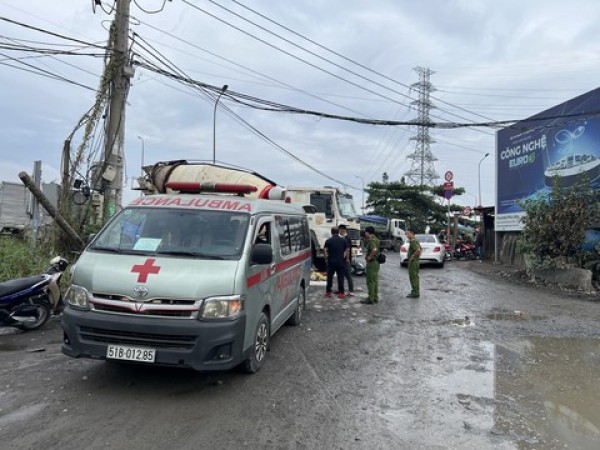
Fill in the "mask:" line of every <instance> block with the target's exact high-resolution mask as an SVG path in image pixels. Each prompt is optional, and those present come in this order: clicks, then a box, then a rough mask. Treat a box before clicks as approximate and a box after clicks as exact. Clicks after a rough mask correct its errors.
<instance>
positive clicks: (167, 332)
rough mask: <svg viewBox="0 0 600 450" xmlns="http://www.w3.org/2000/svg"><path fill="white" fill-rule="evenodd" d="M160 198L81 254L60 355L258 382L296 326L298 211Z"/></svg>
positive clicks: (304, 279) (223, 196)
mask: <svg viewBox="0 0 600 450" xmlns="http://www.w3.org/2000/svg"><path fill="white" fill-rule="evenodd" d="M165 188H166V189H165V190H166V193H164V194H157V195H148V196H145V197H140V198H138V199H136V200H134V201H132V202H131V203H130V204H129V205H128V206H127V207H126V208H124V209H123V210H122V211H120V212H119V213H118V214H117V215H116V216H115V217H114V218H113V219H112V220H111V221H110V222H109V223H108V224H107V225H106V226H105V227H104V228H103V229H102V231H101V232H100V233H99V234H98V235H97V236H95V237H94V238H93V239H92V240H91V242H90V243H89V244H88V246H87V247H86V249H85V251H84V252H83V253H82V255H81V257H80V258H79V260H78V261H77V263H76V265H75V266H74V269H73V273H72V286H71V287H70V288H69V290H68V292H67V293H66V296H65V298H66V302H67V307H66V309H65V311H64V313H63V316H62V321H61V324H62V327H63V330H64V342H63V345H62V351H63V353H64V354H66V355H68V356H71V357H74V358H94V359H99V360H113V361H131V362H136V363H140V364H157V365H167V366H183V367H189V368H192V369H195V370H199V371H212V370H227V369H231V368H234V367H236V366H240V367H241V368H242V369H243V370H244V371H246V372H248V373H254V372H256V371H258V370H259V369H260V368H261V367H262V366H263V364H264V361H265V357H266V355H267V351H268V350H269V346H270V339H271V336H272V335H273V334H274V333H275V332H276V331H277V330H278V329H279V328H280V327H281V326H283V325H284V324H285V323H289V324H291V325H299V324H300V322H301V320H302V313H303V310H304V308H305V303H306V291H307V289H308V287H309V283H310V269H311V249H310V245H311V243H310V231H309V225H308V222H307V219H306V215H305V213H304V210H303V208H302V207H301V206H300V205H295V204H293V203H289V202H286V201H285V199H284V200H282V199H281V194H278V193H277V192H275V191H276V190H275V189H271V188H269V189H266V188H263V189H261V190H259V189H258V187H257V186H256V185H252V184H240V183H210V182H177V181H172V182H169V183H167V184H166V185H165ZM273 198H277V199H273ZM287 200H288V201H289V199H287Z"/></svg>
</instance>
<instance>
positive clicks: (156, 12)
mask: <svg viewBox="0 0 600 450" xmlns="http://www.w3.org/2000/svg"><path fill="white" fill-rule="evenodd" d="M169 1H171V0H169ZM133 3H135V5H136V6H137V7H138V8H140V9H141V10H142V11H144V12H145V13H146V14H158V13H159V12H161V11H162V10H163V9H165V5H166V4H167V0H163V4H162V6H161V7H160V8H159V9H156V10H154V11H148V10H147V9H144V8H142V6H141V5H140V4H139V3H138V2H137V0H133Z"/></svg>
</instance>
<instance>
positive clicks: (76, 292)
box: [65, 284, 91, 310]
mask: <svg viewBox="0 0 600 450" xmlns="http://www.w3.org/2000/svg"><path fill="white" fill-rule="evenodd" d="M90 297H91V295H90V293H89V292H88V291H87V289H86V288H83V287H81V286H77V285H75V284H73V285H71V287H70V288H69V290H68V291H67V293H66V294H65V300H66V301H67V303H68V304H69V306H72V307H73V308H75V309H85V310H87V309H90V304H89V299H90Z"/></svg>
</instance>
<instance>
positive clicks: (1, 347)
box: [0, 343, 27, 352]
mask: <svg viewBox="0 0 600 450" xmlns="http://www.w3.org/2000/svg"><path fill="white" fill-rule="evenodd" d="M26 348H27V346H26V345H19V344H5V343H0V352H16V351H19V350H25V349H26Z"/></svg>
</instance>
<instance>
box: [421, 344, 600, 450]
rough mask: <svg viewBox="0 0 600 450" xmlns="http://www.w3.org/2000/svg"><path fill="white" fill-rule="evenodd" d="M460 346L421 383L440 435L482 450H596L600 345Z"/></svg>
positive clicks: (599, 417) (599, 414)
mask: <svg viewBox="0 0 600 450" xmlns="http://www.w3.org/2000/svg"><path fill="white" fill-rule="evenodd" d="M465 344H466V345H463V346H462V347H461V354H460V355H459V356H458V357H456V358H455V359H454V360H453V361H452V363H451V364H450V365H448V363H445V361H446V358H444V360H442V361H444V362H439V363H437V362H436V364H437V366H436V367H437V369H436V371H434V373H432V374H431V376H430V377H428V379H427V381H426V386H428V387H427V389H426V391H425V392H427V394H426V395H427V396H428V400H427V402H429V403H435V402H436V401H437V402H438V403H439V404H441V405H444V406H445V408H446V409H444V408H438V409H437V411H433V410H432V411H430V412H429V414H433V415H434V416H435V417H434V418H435V420H437V421H439V425H440V430H443V431H445V432H447V433H449V434H451V435H455V436H459V435H460V434H461V433H466V434H467V435H468V436H469V437H470V438H471V439H473V442H474V443H475V442H476V443H478V445H480V447H479V448H492V447H493V448H518V449H519V450H529V449H546V448H548V449H557V448H561V449H562V448H576V449H594V450H597V449H599V448H600V375H599V371H600V339H592V338H569V339H566V338H565V339H563V338H547V337H528V338H520V339H516V340H511V341H508V342H502V343H497V344H494V343H492V342H486V341H481V342H478V343H474V342H472V343H465ZM450 411H451V412H450ZM486 440H488V441H487V443H486ZM490 445H492V447H490ZM506 445H508V447H507V446H506ZM513 446H515V447H513Z"/></svg>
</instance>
